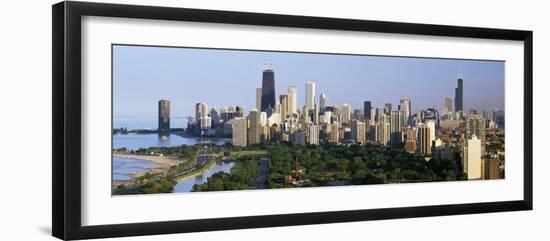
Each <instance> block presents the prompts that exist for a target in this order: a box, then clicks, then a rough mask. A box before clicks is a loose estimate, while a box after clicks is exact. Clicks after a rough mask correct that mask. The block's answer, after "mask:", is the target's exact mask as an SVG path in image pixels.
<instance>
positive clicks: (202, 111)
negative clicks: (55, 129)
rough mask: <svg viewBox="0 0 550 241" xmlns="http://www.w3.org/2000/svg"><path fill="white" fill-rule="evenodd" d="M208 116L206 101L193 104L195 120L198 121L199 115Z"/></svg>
mask: <svg viewBox="0 0 550 241" xmlns="http://www.w3.org/2000/svg"><path fill="white" fill-rule="evenodd" d="M206 116H208V105H207V104H206V103H197V104H196V105H195V120H197V121H199V120H200V119H201V117H206Z"/></svg>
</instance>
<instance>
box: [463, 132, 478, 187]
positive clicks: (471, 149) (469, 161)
mask: <svg viewBox="0 0 550 241" xmlns="http://www.w3.org/2000/svg"><path fill="white" fill-rule="evenodd" d="M462 156H463V160H462V165H463V166H464V173H466V176H467V177H468V180H470V179H481V174H482V172H481V165H482V163H481V140H480V139H479V138H477V136H475V135H473V136H472V137H471V138H469V139H466V145H464V153H463V155H462Z"/></svg>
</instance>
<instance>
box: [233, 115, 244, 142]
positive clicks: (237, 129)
mask: <svg viewBox="0 0 550 241" xmlns="http://www.w3.org/2000/svg"><path fill="white" fill-rule="evenodd" d="M231 129H232V142H233V145H234V146H246V144H247V143H246V139H247V138H246V136H247V132H246V119H245V118H243V117H237V118H235V119H233V120H232V124H231Z"/></svg>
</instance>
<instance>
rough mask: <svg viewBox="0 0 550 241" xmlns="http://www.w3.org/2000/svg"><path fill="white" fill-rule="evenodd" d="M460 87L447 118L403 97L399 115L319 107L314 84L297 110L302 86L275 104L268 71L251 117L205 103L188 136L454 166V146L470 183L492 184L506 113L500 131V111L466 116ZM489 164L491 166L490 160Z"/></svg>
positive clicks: (162, 109)
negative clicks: (381, 152) (350, 148)
mask: <svg viewBox="0 0 550 241" xmlns="http://www.w3.org/2000/svg"><path fill="white" fill-rule="evenodd" d="M457 84H458V86H457V88H456V89H455V108H454V111H453V109H452V99H451V98H450V97H446V98H445V106H444V114H443V116H442V117H440V115H439V111H438V110H437V109H436V108H428V109H421V110H418V111H417V112H416V113H413V110H412V101H411V99H410V98H401V99H400V101H399V105H398V106H397V108H395V109H394V108H392V104H391V103H386V104H385V105H384V107H383V108H376V107H374V106H373V105H372V103H371V101H364V102H363V108H362V109H352V108H351V106H350V105H348V104H347V103H344V104H343V105H341V106H337V105H329V104H328V101H327V97H326V95H325V94H324V93H321V94H320V95H319V101H318V102H317V100H316V91H315V83H314V82H307V83H306V84H305V105H304V106H302V107H301V108H298V106H297V99H298V93H297V89H296V86H292V85H291V86H288V89H287V92H286V93H284V94H282V95H279V98H278V101H277V99H276V94H275V72H274V71H273V69H271V68H267V69H266V70H264V71H263V74H262V87H261V88H257V89H256V108H253V109H252V110H250V111H249V112H248V115H245V114H244V108H243V107H240V106H236V107H225V108H221V109H216V108H212V109H208V105H207V104H205V103H197V104H196V106H195V119H194V120H192V119H190V120H189V122H188V128H187V131H188V132H191V133H194V134H198V135H202V136H205V135H206V136H231V138H232V143H233V145H235V146H247V145H254V144H258V143H261V142H264V141H287V142H292V143H295V144H298V145H306V144H309V145H319V144H320V143H321V142H329V143H333V144H352V143H358V144H365V143H373V144H379V145H383V146H391V147H394V148H404V149H405V150H406V151H407V152H410V153H415V154H417V155H420V156H424V157H426V159H427V160H428V159H429V158H430V157H437V158H439V159H450V160H454V159H455V151H454V150H455V149H454V148H453V147H456V146H458V147H459V148H460V149H462V152H461V153H460V156H461V157H462V165H463V168H464V172H465V173H466V174H467V176H468V178H469V179H480V178H489V174H484V170H486V171H487V168H493V169H492V170H491V171H492V172H497V171H495V170H496V169H495V168H500V164H499V163H497V162H495V161H489V162H484V161H483V160H484V158H485V157H486V156H485V144H486V142H485V133H486V128H490V129H498V127H499V125H500V127H503V125H504V123H503V116H504V115H503V113H502V114H501V115H502V120H501V122H502V123H498V124H497V122H498V121H497V120H498V119H499V118H498V116H499V115H500V114H497V112H495V113H493V118H490V119H489V118H488V117H487V116H486V115H487V114H486V112H484V114H483V116H481V115H478V114H477V112H476V111H475V110H471V111H470V112H469V113H468V115H463V80H462V78H459V79H458V83H457ZM169 105H170V103H169V102H168V101H166V100H161V101H159V130H166V129H167V128H168V129H169V117H168V118H167V116H169ZM166 109H168V110H166ZM167 113H168V114H167ZM167 119H168V120H167ZM486 120H488V121H486ZM167 123H168V124H167ZM167 125H168V126H167ZM502 131H503V130H502ZM457 133H459V135H457ZM493 159H494V158H493ZM485 160H492V159H491V158H488V157H487V158H485ZM487 172H488V171H487ZM498 173H500V172H498ZM494 175H496V174H494ZM494 175H493V178H495V176H494Z"/></svg>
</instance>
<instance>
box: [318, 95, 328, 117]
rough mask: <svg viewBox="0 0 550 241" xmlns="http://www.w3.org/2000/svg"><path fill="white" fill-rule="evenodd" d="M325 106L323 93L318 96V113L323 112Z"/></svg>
mask: <svg viewBox="0 0 550 241" xmlns="http://www.w3.org/2000/svg"><path fill="white" fill-rule="evenodd" d="M325 107H327V97H326V96H325V94H324V93H321V95H320V96H319V113H321V114H323V113H325Z"/></svg>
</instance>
